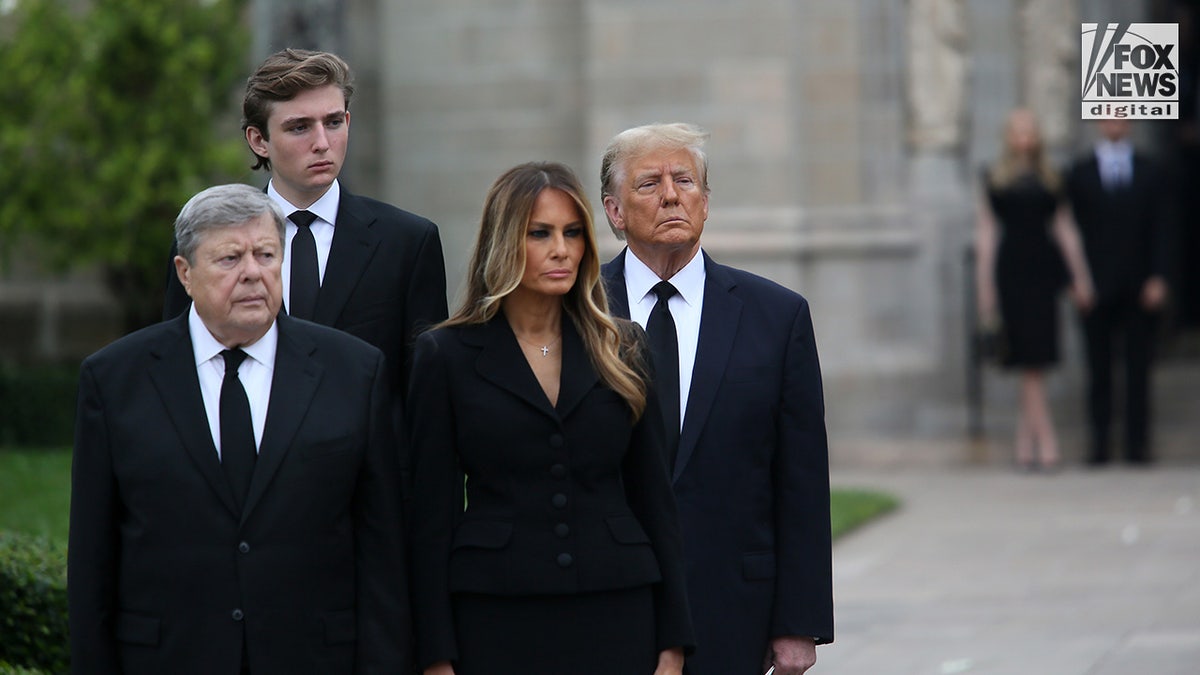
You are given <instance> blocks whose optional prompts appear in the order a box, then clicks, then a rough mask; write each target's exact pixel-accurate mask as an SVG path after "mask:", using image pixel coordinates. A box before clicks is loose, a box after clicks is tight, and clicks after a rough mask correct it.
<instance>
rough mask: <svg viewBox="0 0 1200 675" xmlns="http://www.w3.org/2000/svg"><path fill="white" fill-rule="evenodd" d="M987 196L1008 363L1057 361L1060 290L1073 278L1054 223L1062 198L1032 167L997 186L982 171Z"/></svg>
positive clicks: (1028, 365)
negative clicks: (996, 231)
mask: <svg viewBox="0 0 1200 675" xmlns="http://www.w3.org/2000/svg"><path fill="white" fill-rule="evenodd" d="M984 185H985V186H986V187H987V196H988V201H989V203H990V204H991V207H992V212H993V213H994V214H995V216H996V224H997V227H998V228H999V230H1000V232H999V246H998V249H997V251H996V289H997V292H998V294H999V301H1000V317H1001V319H1002V320H1003V322H1004V330H1005V337H1006V339H1007V351H1006V353H1005V356H1004V360H1003V365H1004V366H1005V367H1009V368H1022V369H1024V368H1043V367H1047V366H1052V365H1054V364H1056V363H1058V294H1059V293H1060V292H1061V291H1062V289H1063V288H1064V287H1065V286H1066V284H1067V281H1068V279H1069V275H1068V273H1067V268H1066V265H1065V264H1064V263H1063V257H1062V253H1061V251H1060V250H1059V247H1058V244H1057V243H1056V242H1055V240H1054V238H1053V235H1052V232H1051V228H1052V227H1053V223H1054V213H1055V211H1056V210H1057V209H1058V206H1059V204H1060V203H1061V201H1062V198H1063V195H1062V193H1061V192H1060V191H1055V190H1051V189H1050V188H1049V187H1047V186H1046V184H1045V183H1044V182H1043V181H1042V179H1041V177H1040V176H1038V175H1037V174H1034V173H1025V174H1023V175H1021V176H1018V177H1017V178H1015V179H1014V180H1013V181H1012V182H1011V183H1009V184H1008V185H1006V186H1004V187H1002V188H997V187H995V186H993V185H992V184H991V182H990V181H989V180H988V176H987V174H986V172H985V174H984Z"/></svg>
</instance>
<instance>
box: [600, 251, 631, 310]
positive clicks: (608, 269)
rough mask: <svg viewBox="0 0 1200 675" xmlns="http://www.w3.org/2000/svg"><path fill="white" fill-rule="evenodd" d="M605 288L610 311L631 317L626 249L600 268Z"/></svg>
mask: <svg viewBox="0 0 1200 675" xmlns="http://www.w3.org/2000/svg"><path fill="white" fill-rule="evenodd" d="M600 273H601V275H602V276H603V277H604V290H606V291H608V313H609V314H612V315H613V316H617V317H621V318H622V319H628V318H629V289H628V288H627V287H626V286H625V249H622V250H621V252H620V253H618V254H617V257H615V258H613V259H612V260H611V261H609V263H608V264H607V265H604V267H603V269H601V270H600Z"/></svg>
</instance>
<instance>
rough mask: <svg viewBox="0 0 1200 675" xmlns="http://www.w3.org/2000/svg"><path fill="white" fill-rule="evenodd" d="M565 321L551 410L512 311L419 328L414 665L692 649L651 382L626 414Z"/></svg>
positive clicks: (625, 658)
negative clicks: (642, 402) (633, 413)
mask: <svg viewBox="0 0 1200 675" xmlns="http://www.w3.org/2000/svg"><path fill="white" fill-rule="evenodd" d="M562 328H563V331H562V335H563V338H562V349H563V353H562V375H561V381H560V390H559V396H558V403H557V405H554V406H552V405H551V404H550V402H549V400H548V399H547V398H546V396H545V394H544V392H543V391H542V388H541V386H540V385H539V384H538V381H537V378H536V377H535V376H534V374H533V371H532V369H531V368H530V367H529V364H528V362H527V361H526V359H525V356H524V354H523V353H522V352H521V348H520V346H519V344H518V342H517V339H516V337H515V336H514V334H513V332H512V330H511V328H510V327H509V325H508V321H507V320H506V319H505V317H504V316H503V314H502V313H501V314H498V315H497V316H496V318H495V319H493V320H492V321H490V322H489V323H487V324H483V325H477V326H458V327H451V328H442V329H438V330H434V331H431V332H429V333H426V334H424V335H422V336H421V337H420V338H419V339H418V340H417V344H416V348H415V354H414V364H413V372H412V378H411V389H410V396H409V397H408V401H407V405H408V410H409V420H410V421H411V424H412V434H413V437H412V438H413V452H414V465H413V468H414V476H413V477H414V486H415V488H414V513H413V517H412V520H413V543H412V551H413V553H412V556H413V601H414V613H415V618H416V624H417V632H418V643H419V657H420V662H421V665H422V666H428V665H430V664H432V663H435V662H437V661H442V660H451V661H454V663H455V668H456V672H457V673H458V675H471V673H487V674H488V675H502V674H503V673H509V672H513V673H522V674H523V675H535V674H537V673H562V672H571V673H573V674H581V673H598V674H599V673H616V672H620V673H628V674H629V675H635V674H636V673H641V672H644V673H647V674H649V673H652V672H653V670H654V666H655V662H656V660H657V653H658V651H660V650H662V649H667V648H670V647H678V646H685V647H688V648H689V649H690V646H691V644H692V627H691V619H690V616H689V611H688V605H687V595H686V590H685V589H686V585H685V581H684V571H683V570H684V566H683V550H682V540H681V537H680V532H679V524H678V517H677V513H676V509H675V502H674V497H673V495H672V491H671V485H670V482H669V479H668V476H667V468H666V459H665V457H664V455H663V438H662V430H661V422H660V421H659V417H660V414H661V413H660V412H659V410H658V409H657V407H656V404H655V403H653V401H654V395H653V392H651V393H650V395H649V397H648V399H649V401H651V402H652V403H651V404H650V405H649V406H648V408H647V410H646V414H645V415H643V417H642V418H641V420H640V421H639V422H638V423H636V424H634V423H632V421H631V418H630V410H629V407H628V406H627V405H626V403H625V401H624V399H622V398H621V397H620V396H619V395H618V394H617V393H616V392H614V391H612V390H611V389H609V388H608V387H607V386H605V385H604V384H603V382H602V381H601V380H600V379H599V378H598V376H597V374H596V372H595V370H594V369H593V367H592V365H591V363H590V361H589V359H588V357H587V354H586V352H585V351H584V347H583V343H582V340H581V338H580V336H579V334H578V332H577V331H576V329H575V327H574V325H573V323H572V321H571V320H570V319H568V318H566V317H565V316H564V319H563V326H562ZM464 479H465V494H464ZM464 497H465V500H464ZM464 501H465V503H464Z"/></svg>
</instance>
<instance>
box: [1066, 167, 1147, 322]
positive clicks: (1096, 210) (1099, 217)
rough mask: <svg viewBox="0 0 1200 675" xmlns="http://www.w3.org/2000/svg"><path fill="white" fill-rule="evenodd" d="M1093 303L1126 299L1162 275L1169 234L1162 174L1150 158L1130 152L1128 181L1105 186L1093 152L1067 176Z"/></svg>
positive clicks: (1135, 295)
mask: <svg viewBox="0 0 1200 675" xmlns="http://www.w3.org/2000/svg"><path fill="white" fill-rule="evenodd" d="M1067 193H1068V195H1069V197H1070V200H1071V209H1072V212H1073V213H1074V216H1075V221H1076V222H1077V223H1078V225H1079V234H1080V237H1081V238H1082V239H1083V247H1084V251H1085V252H1086V254H1087V260H1088V266H1089V268H1090V271H1091V274H1092V280H1093V283H1094V285H1095V287H1096V296H1097V298H1096V299H1097V302H1099V303H1101V304H1107V303H1108V302H1111V301H1122V302H1124V301H1131V300H1135V299H1136V298H1137V295H1138V294H1139V293H1140V292H1141V289H1142V286H1143V284H1145V282H1146V280H1147V279H1149V278H1150V277H1151V276H1155V275H1158V276H1162V277H1163V278H1164V279H1167V278H1168V276H1169V272H1170V257H1171V237H1170V219H1169V208H1168V204H1167V196H1168V193H1169V190H1168V189H1167V185H1166V183H1165V178H1164V177H1163V176H1162V174H1161V173H1160V172H1159V171H1158V169H1157V167H1156V165H1155V164H1154V162H1152V161H1151V160H1150V159H1149V158H1147V157H1145V156H1143V155H1141V154H1140V153H1134V156H1133V176H1132V181H1131V182H1130V184H1129V185H1127V186H1125V187H1122V188H1120V189H1117V190H1111V191H1110V190H1107V189H1105V187H1104V183H1103V182H1102V181H1101V178H1100V166H1099V162H1098V161H1097V160H1096V155H1095V153H1094V152H1090V153H1088V154H1086V155H1084V156H1082V157H1081V158H1080V159H1079V160H1078V161H1077V162H1076V163H1075V165H1074V166H1073V167H1072V168H1071V171H1070V173H1069V175H1068V178H1067Z"/></svg>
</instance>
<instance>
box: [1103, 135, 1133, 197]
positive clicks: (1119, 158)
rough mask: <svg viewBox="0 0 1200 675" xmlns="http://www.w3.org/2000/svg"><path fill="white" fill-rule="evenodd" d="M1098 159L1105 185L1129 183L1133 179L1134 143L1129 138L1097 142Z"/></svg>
mask: <svg viewBox="0 0 1200 675" xmlns="http://www.w3.org/2000/svg"><path fill="white" fill-rule="evenodd" d="M1096 161H1097V162H1098V163H1099V165H1100V180H1101V182H1103V183H1104V187H1107V188H1113V187H1119V186H1122V185H1128V184H1129V183H1130V181H1132V180H1133V145H1132V144H1131V143H1130V142H1129V141H1127V140H1119V141H1109V140H1101V141H1099V142H1098V143H1096Z"/></svg>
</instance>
